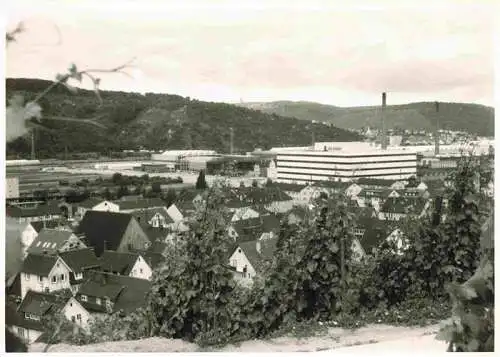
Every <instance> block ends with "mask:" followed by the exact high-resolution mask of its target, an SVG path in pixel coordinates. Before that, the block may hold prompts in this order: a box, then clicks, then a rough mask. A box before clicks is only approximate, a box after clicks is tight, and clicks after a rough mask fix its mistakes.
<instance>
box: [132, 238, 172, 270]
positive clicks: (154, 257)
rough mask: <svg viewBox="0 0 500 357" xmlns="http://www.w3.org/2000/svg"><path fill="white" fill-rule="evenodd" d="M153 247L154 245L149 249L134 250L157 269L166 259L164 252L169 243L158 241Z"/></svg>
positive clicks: (152, 267)
mask: <svg viewBox="0 0 500 357" xmlns="http://www.w3.org/2000/svg"><path fill="white" fill-rule="evenodd" d="M152 247H153V246H151V247H149V248H148V249H147V250H139V249H137V250H134V252H135V253H137V254H139V255H140V256H141V257H143V258H144V260H145V261H146V263H148V265H149V266H150V267H151V269H155V268H156V267H157V266H159V265H160V264H161V263H162V262H164V261H165V256H164V255H163V254H162V253H163V252H164V251H165V248H166V247H167V244H166V243H157V244H155V247H154V248H152ZM157 250H158V251H157Z"/></svg>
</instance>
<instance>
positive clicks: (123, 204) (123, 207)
mask: <svg viewBox="0 0 500 357" xmlns="http://www.w3.org/2000/svg"><path fill="white" fill-rule="evenodd" d="M113 204H115V205H117V206H118V212H122V213H133V212H137V211H142V210H146V209H151V208H162V207H165V202H164V201H163V200H162V199H161V198H156V197H154V198H142V199H135V200H128V199H125V200H124V199H122V200H116V201H113Z"/></svg>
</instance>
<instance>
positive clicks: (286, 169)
mask: <svg viewBox="0 0 500 357" xmlns="http://www.w3.org/2000/svg"><path fill="white" fill-rule="evenodd" d="M282 173H300V174H304V175H323V176H349V177H358V176H361V177H363V176H365V175H377V176H378V175H398V174H415V173H417V168H416V167H407V168H381V169H378V170H363V169H359V170H352V171H338V170H335V169H333V170H322V169H306V168H295V167H280V168H278V177H279V176H280V175H281V174H282Z"/></svg>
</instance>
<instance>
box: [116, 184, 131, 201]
mask: <svg viewBox="0 0 500 357" xmlns="http://www.w3.org/2000/svg"><path fill="white" fill-rule="evenodd" d="M128 195H130V192H129V189H128V186H120V187H119V188H118V192H117V193H116V196H117V197H118V198H121V197H123V196H128Z"/></svg>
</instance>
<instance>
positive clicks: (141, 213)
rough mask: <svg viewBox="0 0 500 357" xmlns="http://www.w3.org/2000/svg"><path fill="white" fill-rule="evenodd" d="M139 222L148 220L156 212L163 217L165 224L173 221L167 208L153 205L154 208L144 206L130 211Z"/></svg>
mask: <svg viewBox="0 0 500 357" xmlns="http://www.w3.org/2000/svg"><path fill="white" fill-rule="evenodd" d="M131 214H132V215H133V216H134V217H135V218H136V219H137V221H139V222H141V223H142V222H144V223H146V222H149V221H150V220H151V219H152V218H153V217H154V216H155V215H156V214H159V215H161V216H163V217H165V224H170V223H174V220H173V219H172V217H170V215H169V214H168V212H167V208H166V207H165V206H163V207H155V208H145V209H141V210H138V211H134V212H132V213H131Z"/></svg>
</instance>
